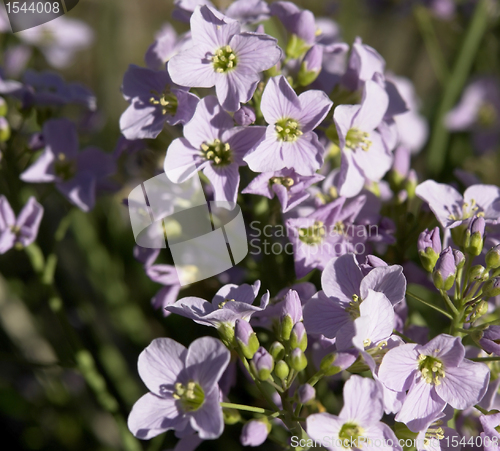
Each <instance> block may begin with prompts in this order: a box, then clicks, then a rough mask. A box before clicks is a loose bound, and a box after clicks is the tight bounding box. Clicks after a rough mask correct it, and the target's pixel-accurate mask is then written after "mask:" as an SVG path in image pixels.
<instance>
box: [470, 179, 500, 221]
mask: <svg viewBox="0 0 500 451" xmlns="http://www.w3.org/2000/svg"><path fill="white" fill-rule="evenodd" d="M464 201H465V202H467V203H468V205H469V206H471V205H472V202H473V201H475V203H476V204H477V205H478V206H479V207H480V208H481V210H482V211H483V212H484V217H485V219H493V220H495V222H494V223H495V224H496V223H498V220H499V219H500V188H498V186H494V185H473V186H470V187H469V188H467V189H466V190H465V192H464Z"/></svg>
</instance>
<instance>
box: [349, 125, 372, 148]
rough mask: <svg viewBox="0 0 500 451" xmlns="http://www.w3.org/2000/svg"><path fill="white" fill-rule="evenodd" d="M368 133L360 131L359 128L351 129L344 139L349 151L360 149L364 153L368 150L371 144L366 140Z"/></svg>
mask: <svg viewBox="0 0 500 451" xmlns="http://www.w3.org/2000/svg"><path fill="white" fill-rule="evenodd" d="M369 136H370V134H369V133H367V132H363V131H361V130H360V129H359V128H356V127H353V128H351V129H350V130H349V131H348V132H347V135H346V137H345V145H346V147H348V148H349V149H351V150H356V149H361V150H364V151H365V152H368V151H369V150H370V147H371V145H372V142H371V141H370V140H369V139H368V138H369Z"/></svg>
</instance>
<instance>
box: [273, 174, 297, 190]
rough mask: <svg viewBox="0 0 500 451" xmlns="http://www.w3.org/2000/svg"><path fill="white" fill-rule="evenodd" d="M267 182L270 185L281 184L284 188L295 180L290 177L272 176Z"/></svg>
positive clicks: (291, 184) (288, 186) (289, 186)
mask: <svg viewBox="0 0 500 451" xmlns="http://www.w3.org/2000/svg"><path fill="white" fill-rule="evenodd" d="M269 183H271V185H283V186H284V187H285V188H286V189H290V188H291V187H292V186H293V185H294V183H295V182H294V181H293V179H292V178H291V177H272V178H271V179H270V180H269Z"/></svg>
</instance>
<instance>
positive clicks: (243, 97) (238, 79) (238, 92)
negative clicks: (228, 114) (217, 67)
mask: <svg viewBox="0 0 500 451" xmlns="http://www.w3.org/2000/svg"><path fill="white" fill-rule="evenodd" d="M259 81H260V77H259V75H258V74H257V73H255V72H249V73H242V72H241V71H239V70H238V68H236V69H235V70H234V71H231V72H228V73H226V74H219V76H218V77H217V79H216V80H215V91H216V93H217V98H218V99H219V101H220V103H221V105H222V107H223V108H224V109H225V110H226V111H238V110H239V109H240V102H242V103H246V102H248V101H249V100H250V99H251V98H252V96H253V93H254V92H255V88H257V84H258V83H259Z"/></svg>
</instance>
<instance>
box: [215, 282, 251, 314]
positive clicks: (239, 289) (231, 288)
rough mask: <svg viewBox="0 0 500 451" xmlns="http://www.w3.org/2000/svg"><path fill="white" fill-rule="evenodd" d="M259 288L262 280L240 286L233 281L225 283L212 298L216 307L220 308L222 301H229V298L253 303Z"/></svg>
mask: <svg viewBox="0 0 500 451" xmlns="http://www.w3.org/2000/svg"><path fill="white" fill-rule="evenodd" d="M259 289H260V280H257V281H256V282H255V283H254V284H253V285H248V284H247V283H244V284H242V285H240V286H238V285H235V284H232V283H230V284H227V285H224V286H223V287H221V288H220V289H219V291H217V293H216V294H215V296H214V298H213V299H212V305H213V306H214V308H218V306H219V304H220V303H221V302H224V301H227V300H228V299H234V300H235V301H237V302H242V303H245V304H252V303H253V301H254V300H255V298H256V297H257V294H258V293H259Z"/></svg>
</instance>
